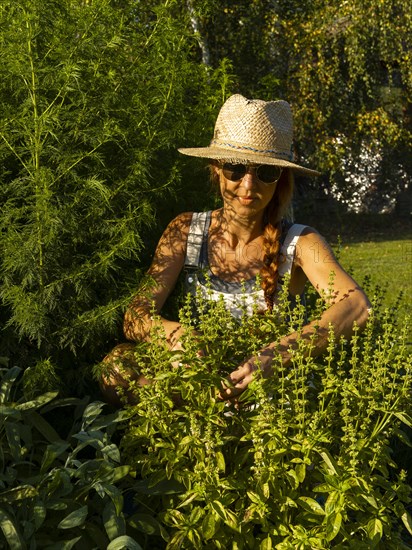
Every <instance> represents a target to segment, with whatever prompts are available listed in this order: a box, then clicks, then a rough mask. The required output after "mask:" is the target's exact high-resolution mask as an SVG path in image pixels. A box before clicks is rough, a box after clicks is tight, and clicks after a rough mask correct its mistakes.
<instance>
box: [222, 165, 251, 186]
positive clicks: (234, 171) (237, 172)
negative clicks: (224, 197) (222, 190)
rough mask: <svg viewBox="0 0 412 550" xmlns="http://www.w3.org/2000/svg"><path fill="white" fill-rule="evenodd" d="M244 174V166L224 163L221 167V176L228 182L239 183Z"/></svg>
mask: <svg viewBox="0 0 412 550" xmlns="http://www.w3.org/2000/svg"><path fill="white" fill-rule="evenodd" d="M245 174H246V166H245V165H244V164H232V163H230V162H225V164H224V165H223V175H224V176H225V178H226V179H228V180H230V181H239V180H241V179H242V178H243V177H244V175H245Z"/></svg>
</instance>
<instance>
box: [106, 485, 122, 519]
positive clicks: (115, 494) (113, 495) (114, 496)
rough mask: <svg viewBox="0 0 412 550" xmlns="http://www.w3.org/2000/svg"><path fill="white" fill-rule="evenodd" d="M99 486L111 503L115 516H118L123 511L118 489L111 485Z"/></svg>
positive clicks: (120, 494)
mask: <svg viewBox="0 0 412 550" xmlns="http://www.w3.org/2000/svg"><path fill="white" fill-rule="evenodd" d="M101 486H102V488H103V491H104V492H105V493H106V495H107V496H108V497H110V499H111V501H112V502H113V504H114V507H115V509H116V513H117V515H119V516H120V514H121V513H122V509H123V496H122V493H121V491H120V489H119V488H118V487H116V486H115V485H111V484H110V483H102V484H101Z"/></svg>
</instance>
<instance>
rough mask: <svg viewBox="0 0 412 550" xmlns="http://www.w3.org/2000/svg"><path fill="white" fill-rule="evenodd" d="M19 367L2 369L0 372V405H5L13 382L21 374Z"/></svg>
mask: <svg viewBox="0 0 412 550" xmlns="http://www.w3.org/2000/svg"><path fill="white" fill-rule="evenodd" d="M21 370H22V369H21V368H20V367H16V366H15V367H11V368H10V369H2V371H0V372H4V375H3V376H2V378H1V385H0V403H7V401H9V398H10V390H11V388H12V386H13V382H14V381H15V380H16V378H17V377H18V376H19V374H20V373H21Z"/></svg>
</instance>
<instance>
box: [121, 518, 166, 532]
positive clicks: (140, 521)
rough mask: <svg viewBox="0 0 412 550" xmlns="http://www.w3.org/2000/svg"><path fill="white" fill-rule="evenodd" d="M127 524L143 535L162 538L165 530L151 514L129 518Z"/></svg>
mask: <svg viewBox="0 0 412 550" xmlns="http://www.w3.org/2000/svg"><path fill="white" fill-rule="evenodd" d="M127 524H128V525H131V526H132V527H134V528H135V529H137V530H138V531H141V532H142V533H146V535H158V536H161V535H162V532H163V530H164V528H163V526H162V525H161V524H160V523H159V522H158V521H157V519H156V518H154V517H153V516H151V515H150V514H134V515H133V516H131V517H130V518H128V520H127Z"/></svg>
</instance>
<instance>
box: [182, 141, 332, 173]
mask: <svg viewBox="0 0 412 550" xmlns="http://www.w3.org/2000/svg"><path fill="white" fill-rule="evenodd" d="M178 151H179V153H182V154H183V155H188V156H189V157H200V158H206V159H211V160H225V161H226V162H244V163H254V164H271V165H272V164H273V165H274V166H282V167H284V168H291V169H292V170H294V171H296V172H300V173H302V174H306V175H308V176H320V175H321V172H318V171H317V170H312V169H310V168H305V167H304V166H299V164H295V163H294V162H290V161H289V160H284V159H279V158H276V157H274V156H270V155H265V154H262V153H254V152H253V151H232V150H230V151H229V150H228V149H224V148H221V147H193V148H180V149H178Z"/></svg>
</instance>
